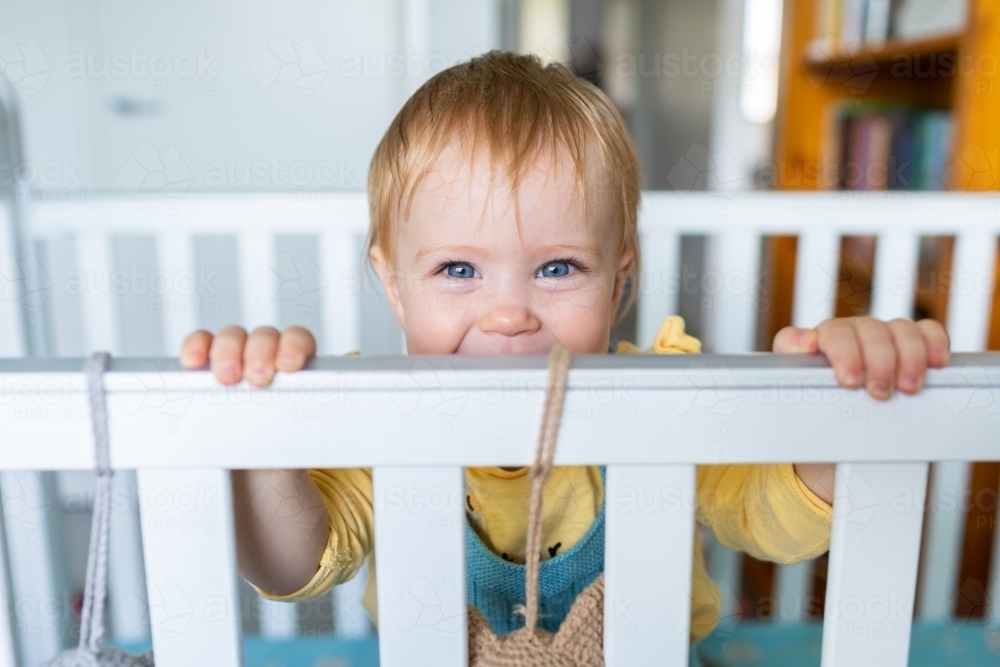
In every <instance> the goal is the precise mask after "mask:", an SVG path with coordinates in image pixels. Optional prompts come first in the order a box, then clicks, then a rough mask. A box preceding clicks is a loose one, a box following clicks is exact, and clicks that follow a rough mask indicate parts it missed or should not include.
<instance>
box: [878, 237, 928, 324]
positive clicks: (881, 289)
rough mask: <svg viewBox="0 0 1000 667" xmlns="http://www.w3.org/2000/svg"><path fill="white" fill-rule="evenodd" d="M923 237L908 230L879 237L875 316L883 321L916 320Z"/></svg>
mask: <svg viewBox="0 0 1000 667" xmlns="http://www.w3.org/2000/svg"><path fill="white" fill-rule="evenodd" d="M919 256H920V237H919V236H918V235H917V234H914V233H912V232H906V231H899V232H892V233H889V234H883V235H880V236H879V237H878V240H877V241H876V243H875V267H874V271H873V272H872V303H871V314H872V317H876V318H878V319H881V320H891V319H893V318H896V317H906V318H912V317H913V301H914V297H915V291H914V290H915V288H916V284H917V264H918V260H919Z"/></svg>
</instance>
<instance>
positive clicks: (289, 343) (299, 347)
mask: <svg viewBox="0 0 1000 667" xmlns="http://www.w3.org/2000/svg"><path fill="white" fill-rule="evenodd" d="M315 354H316V339H315V338H313V335H312V334H311V333H309V331H308V330H307V329H304V328H302V327H299V326H291V327H288V328H287V329H285V330H284V331H282V332H281V338H280V340H279V341H278V358H277V361H276V362H275V366H276V367H277V369H278V370H279V371H297V370H299V369H301V368H302V367H303V366H305V365H306V362H307V361H309V358H310V357H312V356H313V355H315Z"/></svg>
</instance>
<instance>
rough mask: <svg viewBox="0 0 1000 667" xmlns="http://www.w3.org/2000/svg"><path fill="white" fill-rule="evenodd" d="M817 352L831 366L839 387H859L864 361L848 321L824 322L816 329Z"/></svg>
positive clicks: (833, 320) (856, 335)
mask: <svg viewBox="0 0 1000 667" xmlns="http://www.w3.org/2000/svg"><path fill="white" fill-rule="evenodd" d="M816 331H817V337H818V341H819V342H818V347H819V350H820V351H821V352H822V353H823V354H825V355H826V358H827V359H828V360H829V361H830V365H831V366H833V374H834V376H835V377H836V378H837V382H839V383H840V385H841V386H844V387H849V388H851V389H854V388H857V387H860V386H861V380H862V378H864V374H865V367H864V359H863V357H862V356H861V345H860V343H859V341H858V334H857V331H856V330H855V328H854V325H853V324H852V321H851V320H850V319H844V318H838V319H832V320H826V321H825V322H823V323H822V324H820V325H819V326H818V327H817V328H816Z"/></svg>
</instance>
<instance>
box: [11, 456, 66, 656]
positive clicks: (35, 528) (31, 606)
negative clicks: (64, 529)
mask: <svg viewBox="0 0 1000 667" xmlns="http://www.w3.org/2000/svg"><path fill="white" fill-rule="evenodd" d="M53 482H54V479H53V476H52V473H46V472H12V471H6V470H5V471H3V472H0V492H2V493H3V515H4V527H5V528H6V533H7V534H6V538H7V558H8V562H9V566H10V575H11V583H12V587H11V588H12V591H11V592H12V594H13V601H14V607H13V609H14V611H15V614H16V618H15V619H14V622H15V623H16V627H17V647H18V654H19V655H20V657H21V661H22V664H24V665H38V664H41V663H42V662H43V661H46V660H51V659H52V658H54V657H55V656H56V655H57V654H58V653H59V651H61V650H62V649H63V648H64V647H65V645H66V641H67V639H68V637H67V635H68V634H69V633H68V628H67V627H66V624H65V623H64V622H62V620H63V614H67V615H68V614H69V613H70V611H69V609H67V608H66V605H67V599H68V598H67V596H66V595H65V593H66V592H67V591H66V584H65V579H64V578H63V576H62V573H63V568H62V566H61V564H60V562H59V560H58V555H59V553H60V549H59V545H58V543H57V541H56V540H57V537H58V533H56V532H55V531H54V529H53V525H52V518H53V515H54V514H55V513H56V512H57V511H58V509H57V508H56V506H55V502H56V500H55V499H56V497H57V495H56V492H55V488H54V483H53Z"/></svg>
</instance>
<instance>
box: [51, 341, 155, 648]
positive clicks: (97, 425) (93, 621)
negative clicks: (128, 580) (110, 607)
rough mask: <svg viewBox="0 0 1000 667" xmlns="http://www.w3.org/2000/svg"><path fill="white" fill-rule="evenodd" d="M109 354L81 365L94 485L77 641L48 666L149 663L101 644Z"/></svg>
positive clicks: (107, 520)
mask: <svg viewBox="0 0 1000 667" xmlns="http://www.w3.org/2000/svg"><path fill="white" fill-rule="evenodd" d="M110 359H111V355H110V354H108V353H107V352H95V353H94V354H93V355H92V356H91V357H90V358H89V359H87V362H86V363H85V364H84V367H83V372H84V375H85V376H86V379H87V396H88V399H89V402H90V421H91V424H92V425H93V430H94V458H95V464H96V465H95V468H96V471H97V487H96V489H95V491H94V519H93V521H92V522H91V524H90V551H89V553H88V554H87V575H86V581H85V583H84V589H83V611H82V614H81V617H80V644H79V645H78V646H77V647H76V648H75V649H70V650H68V651H64V652H63V653H61V654H60V655H58V656H57V657H56V658H55V659H53V660H52V661H51V662H49V663H48V665H49V666H50V667H153V652H152V651H146V652H145V653H142V654H141V655H132V654H130V653H126V652H125V651H122V650H120V649H117V648H113V647H110V646H102V645H101V642H102V641H103V640H104V608H105V602H106V601H107V593H108V530H109V528H110V525H111V476H112V470H111V455H110V451H109V449H108V413H107V405H106V404H105V397H104V370H105V369H106V368H107V366H108V361H109V360H110Z"/></svg>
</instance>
